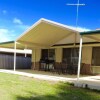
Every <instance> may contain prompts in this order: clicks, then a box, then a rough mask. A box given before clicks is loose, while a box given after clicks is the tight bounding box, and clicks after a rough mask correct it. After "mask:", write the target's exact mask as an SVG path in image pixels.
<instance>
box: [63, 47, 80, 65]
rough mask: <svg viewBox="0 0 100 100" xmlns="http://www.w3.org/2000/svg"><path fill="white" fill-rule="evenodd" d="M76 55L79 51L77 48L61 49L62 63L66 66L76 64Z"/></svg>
mask: <svg viewBox="0 0 100 100" xmlns="http://www.w3.org/2000/svg"><path fill="white" fill-rule="evenodd" d="M78 55H79V49H78V48H64V49H63V60H62V61H63V62H66V63H67V64H71V63H72V64H75V65H77V64H78Z"/></svg>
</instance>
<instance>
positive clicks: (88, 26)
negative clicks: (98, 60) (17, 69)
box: [0, 0, 100, 42]
mask: <svg viewBox="0 0 100 100" xmlns="http://www.w3.org/2000/svg"><path fill="white" fill-rule="evenodd" d="M67 3H77V0H0V42H4V41H12V40H14V39H16V38H17V37H19V36H20V35H21V34H22V33H23V32H24V31H25V30H26V29H27V28H29V27H30V26H31V25H32V24H34V23H35V22H36V21H37V20H39V19H40V18H46V19H49V20H53V21H56V22H59V23H62V24H66V25H69V26H73V27H75V19H76V6H67V5H66V4H67ZM80 3H85V4H86V5H85V6H81V7H80V8H79V21H78V27H79V28H80V29H83V30H95V29H97V28H100V13H99V12H100V0H80Z"/></svg>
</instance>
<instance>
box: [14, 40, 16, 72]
mask: <svg viewBox="0 0 100 100" xmlns="http://www.w3.org/2000/svg"><path fill="white" fill-rule="evenodd" d="M15 70H16V41H15V42H14V71H15Z"/></svg>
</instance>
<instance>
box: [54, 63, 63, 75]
mask: <svg viewBox="0 0 100 100" xmlns="http://www.w3.org/2000/svg"><path fill="white" fill-rule="evenodd" d="M52 71H53V72H56V73H58V74H59V75H60V74H61V72H62V71H61V63H60V62H56V63H54V69H53V70H52Z"/></svg>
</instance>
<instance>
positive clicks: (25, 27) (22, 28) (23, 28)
mask: <svg viewBox="0 0 100 100" xmlns="http://www.w3.org/2000/svg"><path fill="white" fill-rule="evenodd" d="M16 27H17V28H19V29H21V30H23V31H25V30H26V29H28V28H29V27H30V26H29V25H24V24H22V25H16Z"/></svg>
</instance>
